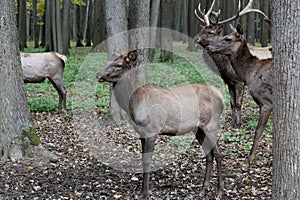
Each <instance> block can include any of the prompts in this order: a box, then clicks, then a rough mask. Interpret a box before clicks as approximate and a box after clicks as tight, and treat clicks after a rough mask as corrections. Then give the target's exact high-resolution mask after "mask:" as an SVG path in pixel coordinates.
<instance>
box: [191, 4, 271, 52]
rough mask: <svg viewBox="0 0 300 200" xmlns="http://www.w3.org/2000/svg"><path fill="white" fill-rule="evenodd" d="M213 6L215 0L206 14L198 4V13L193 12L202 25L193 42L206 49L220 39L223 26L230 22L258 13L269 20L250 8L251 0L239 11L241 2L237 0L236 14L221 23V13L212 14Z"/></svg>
mask: <svg viewBox="0 0 300 200" xmlns="http://www.w3.org/2000/svg"><path fill="white" fill-rule="evenodd" d="M214 4H215V0H214V1H213V2H212V4H211V7H210V9H209V10H208V12H207V13H205V10H204V11H202V10H201V4H200V3H199V5H198V11H197V10H196V9H195V11H194V12H195V15H196V17H197V18H198V19H199V20H200V21H201V22H202V23H203V24H204V26H203V28H202V29H201V30H200V32H199V33H198V34H197V35H196V36H195V37H194V40H195V41H196V42H197V43H199V44H200V45H201V46H203V47H206V46H208V45H210V44H212V43H213V42H214V41H216V40H218V39H220V38H221V32H222V27H223V24H225V23H228V22H231V21H233V20H235V19H237V18H239V17H240V16H242V15H245V14H247V13H249V12H257V13H260V14H262V15H263V16H264V17H265V18H266V19H269V18H268V17H267V15H266V14H265V13H263V12H262V11H260V10H258V9H253V8H252V4H253V0H250V1H249V2H248V4H247V6H246V7H245V8H244V9H243V10H242V11H241V0H239V3H238V9H237V14H235V15H234V16H232V17H230V18H228V19H225V20H223V21H219V17H220V13H221V11H220V10H219V11H218V12H214V11H213V10H212V9H213V7H214ZM198 12H199V13H200V15H201V16H202V17H201V16H200V15H199V14H198ZM213 19H214V20H213Z"/></svg>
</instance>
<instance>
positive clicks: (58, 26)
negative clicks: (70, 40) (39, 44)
mask: <svg viewBox="0 0 300 200" xmlns="http://www.w3.org/2000/svg"><path fill="white" fill-rule="evenodd" d="M55 6H56V9H55V11H56V12H55V15H56V17H55V19H56V21H55V25H56V39H57V40H56V45H57V52H59V53H63V40H62V30H61V28H62V21H61V11H60V0H56V5H55Z"/></svg>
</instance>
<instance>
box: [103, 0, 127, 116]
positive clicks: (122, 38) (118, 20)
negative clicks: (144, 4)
mask: <svg viewBox="0 0 300 200" xmlns="http://www.w3.org/2000/svg"><path fill="white" fill-rule="evenodd" d="M105 7H106V29H107V37H108V40H107V42H108V43H107V44H108V54H109V55H112V53H113V52H126V51H128V49H129V46H128V35H127V34H121V33H122V32H124V31H127V28H128V21H127V13H126V7H127V6H126V1H124V0H115V1H111V0H106V1H105ZM110 115H111V117H112V118H113V119H115V120H116V121H120V120H121V119H122V114H121V109H120V107H119V105H118V103H117V101H116V98H115V94H114V90H113V86H112V85H111V86H110Z"/></svg>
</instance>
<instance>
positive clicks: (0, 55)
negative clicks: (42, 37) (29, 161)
mask: <svg viewBox="0 0 300 200" xmlns="http://www.w3.org/2000/svg"><path fill="white" fill-rule="evenodd" d="M0 13H1V20H0V35H1V37H0V43H1V48H0V84H1V89H0V105H1V106H0V159H1V160H6V159H7V158H10V159H12V160H15V159H20V158H22V157H23V156H26V155H29V154H30V153H31V152H30V149H31V148H32V146H34V145H38V144H39V143H40V141H39V138H38V136H37V135H36V133H35V129H34V127H33V123H32V120H31V115H30V112H29V107H28V104H27V101H26V94H25V87H24V83H23V77H22V69H21V62H20V52H19V49H18V42H19V41H18V37H17V35H18V31H17V26H16V15H15V3H14V1H0Z"/></svg>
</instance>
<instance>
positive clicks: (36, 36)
mask: <svg viewBox="0 0 300 200" xmlns="http://www.w3.org/2000/svg"><path fill="white" fill-rule="evenodd" d="M36 6H37V0H33V1H32V24H33V26H32V27H33V29H32V32H33V34H32V35H33V41H34V48H38V47H39V32H40V27H39V25H38V16H37V7H36Z"/></svg>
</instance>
